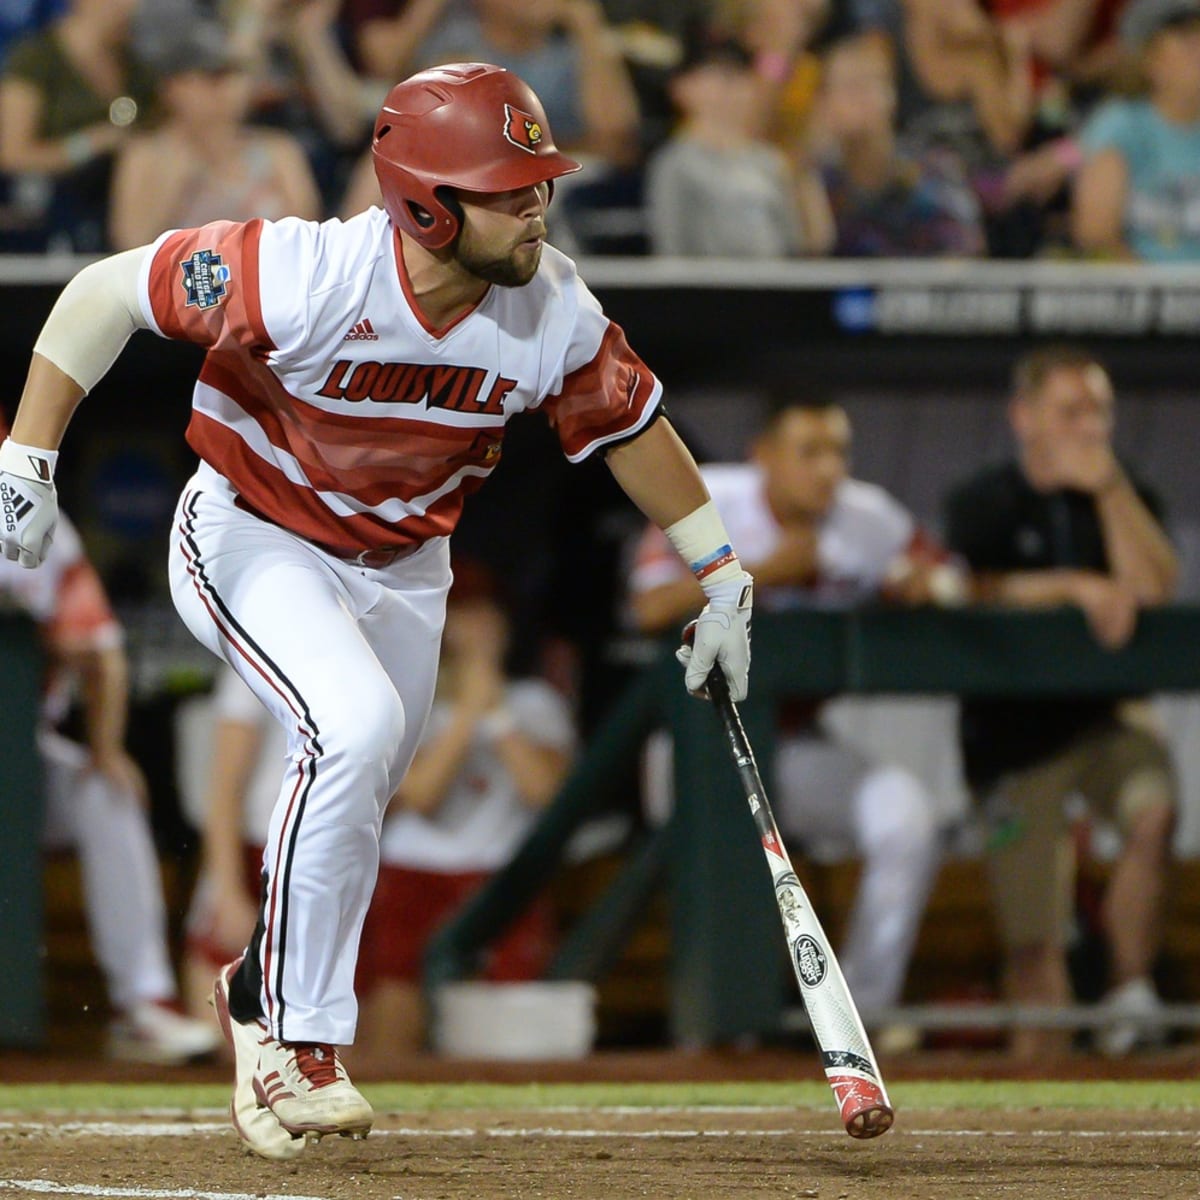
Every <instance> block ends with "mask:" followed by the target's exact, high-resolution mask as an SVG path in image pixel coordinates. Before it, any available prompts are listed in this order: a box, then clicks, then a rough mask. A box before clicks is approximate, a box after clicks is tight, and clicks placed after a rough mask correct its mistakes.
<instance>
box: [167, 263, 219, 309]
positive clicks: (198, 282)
mask: <svg viewBox="0 0 1200 1200" xmlns="http://www.w3.org/2000/svg"><path fill="white" fill-rule="evenodd" d="M179 265H180V266H181V267H182V268H183V290H184V291H185V292H186V293H187V306H188V307H189V308H190V307H191V306H192V305H195V306H196V307H197V308H215V307H216V306H217V305H218V304H220V303H221V301H222V300H224V299H225V291H226V288H227V287H228V285H229V278H230V271H229V268H228V267H227V266H226V265H225V264H224V263H223V262H222V261H221V256H220V255H219V254H214V253H213V252H212V251H211V250H197V251H196V253H195V254H193V255H192V257H191V258H185V259H184V260H183V262H181V263H180V264H179Z"/></svg>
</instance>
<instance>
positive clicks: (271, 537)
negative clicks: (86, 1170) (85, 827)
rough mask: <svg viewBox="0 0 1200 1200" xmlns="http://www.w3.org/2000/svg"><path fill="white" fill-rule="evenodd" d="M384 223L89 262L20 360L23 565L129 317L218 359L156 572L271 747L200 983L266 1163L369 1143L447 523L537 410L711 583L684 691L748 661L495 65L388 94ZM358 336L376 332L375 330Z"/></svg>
mask: <svg viewBox="0 0 1200 1200" xmlns="http://www.w3.org/2000/svg"><path fill="white" fill-rule="evenodd" d="M373 145H374V154H375V163H376V169H377V172H378V175H379V182H380V188H381V191H382V195H383V209H382V210H380V209H370V210H368V211H367V212H365V213H363V214H361V215H360V216H358V217H356V218H354V219H353V220H351V221H347V222H345V223H342V222H339V221H329V222H325V223H324V224H313V223H309V222H304V221H299V220H294V219H289V220H283V221H278V222H265V221H249V222H246V223H245V224H232V223H227V222H217V223H215V224H212V225H207V226H204V227H203V228H200V229H188V230H177V231H173V232H169V233H166V234H164V235H163V236H162V237H161V238H159V239H158V241H156V242H155V243H154V244H153V245H152V246H148V247H141V248H139V249H136V250H131V251H127V252H125V253H123V254H119V255H115V256H113V257H111V258H108V259H105V260H103V261H101V262H99V263H97V264H94V265H92V266H89V267H87V268H85V269H84V270H83V271H81V272H80V274H79V275H78V276H77V277H76V278H75V279H74V280H73V281H72V282H71V283H70V284H69V285H68V286H67V288H66V289H65V290H64V292H63V295H62V296H61V297H60V299H59V301H58V303H57V304H56V305H55V308H54V310H53V312H52V313H51V315H50V318H49V319H48V321H47V323H46V326H45V328H44V329H43V331H42V333H41V336H40V337H39V339H38V342H37V344H36V345H35V347H34V351H35V353H34V357H33V364H32V367H31V370H30V374H29V379H28V382H27V385H26V388H25V393H24V396H23V398H22V401H21V407H20V410H19V411H18V413H17V418H16V421H15V423H14V425H13V437H12V438H11V439H10V440H9V441H8V442H6V443H5V445H4V447H3V449H2V450H0V502H2V504H0V508H2V512H3V518H2V519H0V546H2V548H3V550H4V553H5V554H6V555H7V556H8V557H9V558H17V559H19V561H21V562H22V563H23V564H25V565H26V566H31V567H32V566H36V565H37V564H38V563H39V562H40V561H41V559H42V558H43V557H44V555H45V552H46V548H47V546H48V544H49V540H50V537H51V535H52V533H53V529H54V522H55V516H56V502H55V493H54V484H53V473H54V467H55V464H56V459H57V450H56V448H57V446H58V445H59V442H60V440H61V438H62V435H63V431H64V430H65V428H66V426H67V423H68V421H69V419H70V416H71V413H72V412H73V410H74V408H75V406H76V404H77V403H78V402H79V400H80V398H81V397H82V396H83V395H84V394H85V393H86V392H87V391H88V390H90V388H91V387H92V386H93V385H94V384H95V383H96V382H97V380H99V379H100V378H101V377H102V376H103V375H104V373H105V371H107V369H108V367H109V366H110V365H111V363H112V362H113V360H114V359H115V358H116V356H117V354H118V353H119V352H120V350H121V348H122V347H123V346H124V344H125V341H126V339H127V338H128V337H129V335H130V334H131V333H132V332H133V331H134V330H135V329H140V328H141V329H145V328H148V329H153V330H155V331H156V332H158V333H160V334H163V335H165V336H168V337H175V338H183V339H185V340H188V341H191V342H194V343H196V344H198V345H201V346H204V347H205V348H206V349H207V351H208V353H207V356H206V358H205V360H204V365H203V367H202V368H201V372H200V378H199V381H198V382H197V384H196V389H195V393H194V400H193V411H192V419H191V423H190V425H189V428H188V439H189V441H190V443H191V445H192V447H193V448H194V449H195V450H196V452H197V453H198V454H199V455H200V458H201V460H202V462H201V465H200V469H199V470H198V472H197V473H196V475H195V477H194V478H193V479H192V480H191V482H190V483H189V484H188V486H187V488H186V490H185V492H184V494H183V497H182V498H181V500H180V504H179V508H178V512H177V518H176V523H175V535H174V539H173V544H172V547H171V556H170V573H171V588H172V593H173V596H174V599H175V603H176V606H177V607H178V609H179V611H180V613H181V615H182V616H183V619H184V620H185V622H186V623H187V624H188V626H189V627H190V628H191V630H192V631H193V633H195V635H196V636H197V637H198V638H199V639H200V641H201V642H203V643H204V645H206V646H208V647H209V648H210V649H211V650H213V651H214V652H215V653H217V654H219V655H221V656H222V657H223V658H225V659H226V660H227V661H228V662H230V663H231V664H232V665H233V667H234V668H235V670H237V671H238V673H239V674H240V675H241V676H242V677H243V678H244V679H245V680H246V682H247V683H248V684H249V685H250V687H251V688H252V689H253V690H254V692H255V694H256V695H258V697H259V698H260V699H261V700H262V701H263V703H264V704H266V705H267V706H268V707H269V708H270V709H271V711H272V712H273V713H274V715H275V716H276V718H277V719H278V720H279V721H280V722H281V723H282V724H283V726H284V728H285V729H286V731H287V734H288V740H289V749H290V756H291V760H292V768H291V769H290V770H289V771H288V773H287V776H286V777H285V779H284V783H283V787H282V790H281V792H280V797H279V800H278V802H277V803H276V806H275V809H274V812H273V814H272V817H271V825H270V836H269V839H268V843H267V847H266V854H265V856H264V862H263V896H262V905H261V911H260V917H259V922H258V926H257V928H256V930H255V933H254V936H253V938H252V939H251V942H250V945H249V947H248V948H247V950H246V953H245V955H244V956H243V957H242V958H241V959H239V960H238V961H237V962H235V963H231V964H229V965H228V966H227V967H226V968H225V969H224V970H223V971H222V972H221V974H220V976H219V977H218V980H217V984H216V988H215V999H216V1003H217V1009H218V1015H219V1016H220V1017H221V1018H222V1024H223V1027H224V1028H225V1030H226V1033H227V1035H228V1036H229V1038H230V1040H231V1041H232V1043H233V1045H234V1049H235V1055H236V1059H237V1081H236V1086H235V1091H234V1099H233V1105H232V1113H233V1119H234V1124H235V1126H236V1127H237V1129H238V1132H239V1133H240V1135H241V1136H242V1138H243V1139H244V1141H245V1142H246V1143H247V1145H249V1146H250V1148H251V1149H253V1150H255V1151H256V1152H257V1153H259V1154H262V1155H264V1156H266V1157H271V1158H288V1157H291V1156H292V1155H294V1154H296V1153H298V1152H299V1150H300V1149H301V1148H302V1146H303V1144H304V1142H303V1139H304V1135H305V1134H307V1133H315V1134H318V1135H319V1134H325V1133H332V1132H338V1133H349V1134H362V1133H365V1132H366V1131H367V1130H368V1129H369V1128H370V1126H371V1123H372V1120H373V1117H374V1114H373V1112H372V1110H371V1106H370V1105H369V1104H368V1103H367V1101H366V1100H365V1099H364V1098H363V1096H362V1095H361V1094H360V1093H359V1092H358V1091H357V1089H355V1088H354V1086H353V1085H352V1084H351V1083H350V1081H349V1079H348V1078H347V1077H346V1074H345V1070H344V1068H343V1067H342V1064H341V1062H340V1060H339V1058H338V1054H337V1051H336V1047H337V1046H338V1045H345V1044H348V1043H350V1042H352V1041H353V1038H354V1030H355V1020H356V1016H357V1005H356V1001H355V996H354V987H353V981H354V968H355V958H356V954H357V948H358V940H359V933H360V930H361V927H362V921H363V917H364V915H365V913H366V910H367V906H368V903H369V901H370V897H371V891H372V888H373V887H374V884H375V877H376V871H377V868H378V861H379V828H380V821H381V818H382V814H383V811H384V809H385V807H386V805H387V803H388V801H389V800H390V798H391V797H392V795H393V794H394V793H395V791H396V788H397V787H398V786H399V784H400V781H401V779H402V778H403V776H404V773H405V771H406V769H407V767H408V764H409V762H410V760H411V758H412V755H413V751H414V749H415V748H416V745H417V741H418V738H419V737H420V734H421V730H422V727H423V726H424V724H425V719H426V716H427V714H428V712H429V707H430V702H431V699H432V696H433V686H434V679H435V677H436V673H437V658H438V644H439V639H440V637H441V631H442V621H443V614H444V609H445V598H446V592H447V590H448V588H449V585H450V568H449V546H448V540H447V539H448V535H449V534H450V532H451V530H452V529H453V528H454V526H455V523H456V521H457V519H458V516H459V512H460V511H461V507H462V502H463V499H464V497H465V496H466V495H467V494H468V493H469V492H471V491H474V490H475V489H476V488H478V487H479V486H480V484H481V483H482V481H483V480H484V478H486V476H487V475H488V474H489V473H490V472H491V471H492V469H493V468H494V467H495V465H496V464H497V462H498V461H499V458H500V452H501V438H502V435H503V431H504V425H505V422H506V421H507V420H508V419H509V418H510V417H511V416H513V415H514V414H516V413H518V412H521V411H524V410H526V409H541V410H543V411H544V412H545V414H546V417H547V418H548V420H549V421H550V423H551V426H552V427H553V428H554V429H555V431H556V432H557V434H558V436H559V439H560V441H561V443H562V446H563V450H564V452H565V453H566V454H567V456H568V458H569V459H571V460H572V461H579V460H581V459H584V458H586V457H588V456H589V455H590V454H592V453H594V452H595V451H597V450H599V451H601V452H602V453H603V454H604V455H605V457H606V461H607V464H608V466H609V468H610V469H611V470H612V472H613V475H614V476H615V478H616V479H617V482H618V483H619V484H620V486H621V487H622V488H623V489H624V490H625V491H626V493H627V494H628V495H629V496H630V498H631V499H632V500H633V501H634V503H636V504H637V505H638V507H639V508H641V509H642V511H643V512H644V513H645V514H646V516H647V517H648V518H649V519H650V520H652V521H653V522H654V523H655V524H657V525H659V526H661V527H663V528H664V529H665V530H666V531H667V533H668V535H669V536H670V538H671V541H672V543H673V544H674V545H675V547H676V549H677V550H678V552H679V553H680V555H681V556H682V557H683V559H684V560H685V561H686V562H687V563H688V564H689V565H690V566H691V568H692V570H693V572H694V573H695V575H696V577H697V578H698V579H699V580H700V582H701V584H702V586H703V588H704V591H705V594H706V599H707V603H706V605H705V607H704V609H703V611H702V612H701V614H700V617H699V619H698V626H697V629H696V637H695V643H694V649H691V650H690V651H689V652H686V653H685V654H684V657H685V658H686V660H687V670H686V674H685V683H686V685H687V687H688V688H689V690H691V691H693V692H696V693H702V692H703V690H704V683H705V680H706V678H707V675H708V672H709V670H710V669H711V668H712V666H713V665H714V664H715V663H720V665H721V667H722V668H723V670H724V671H725V673H726V675H727V676H728V678H729V681H730V685H731V691H732V693H733V695H734V697H735V698H737V699H740V698H741V697H743V696H744V695H745V692H746V683H747V673H748V669H749V636H748V628H749V617H750V605H751V580H750V577H749V575H748V574H747V573H746V572H745V571H743V569H742V567H741V564H740V562H739V560H738V558H737V555H736V554H735V553H734V551H733V549H732V548H731V547H730V544H729V538H728V535H727V534H726V531H725V528H724V525H723V524H722V522H721V519H720V516H719V515H718V514H717V511H716V509H715V507H714V506H713V505H712V503H711V501H710V499H709V496H708V492H707V490H706V488H705V486H704V482H703V480H702V479H701V477H700V474H699V472H698V470H697V468H696V465H695V463H694V461H693V460H692V458H691V456H690V455H689V454H688V453H687V451H686V450H685V449H684V447H683V445H682V443H681V442H680V441H679V439H678V438H677V436H676V435H675V433H674V431H673V430H672V428H671V425H670V424H669V422H668V421H667V420H665V419H663V418H662V417H661V409H660V405H659V401H660V396H661V391H662V388H661V385H660V383H659V382H658V380H657V379H656V378H655V377H654V375H653V373H652V372H651V371H650V369H649V368H648V367H647V366H646V364H645V363H643V362H642V360H641V359H640V358H638V356H637V355H636V354H634V352H633V351H632V350H631V349H630V348H629V346H628V344H627V343H626V340H625V335H624V333H623V332H622V330H621V329H620V328H619V327H618V326H616V325H614V324H613V323H612V322H611V321H608V320H607V319H606V318H605V317H604V315H603V313H602V312H601V310H600V307H599V305H598V304H597V303H596V301H595V299H594V298H593V297H592V295H591V293H590V292H589V291H588V290H587V288H586V287H585V286H584V284H583V283H582V281H581V280H580V279H579V278H578V276H577V275H576V272H575V267H574V264H573V263H572V262H571V261H570V260H569V259H568V258H566V257H565V256H563V255H562V254H560V253H558V252H557V251H555V250H554V249H553V248H551V247H550V246H547V245H546V244H545V232H546V225H545V218H546V207H547V205H548V204H549V202H550V197H551V194H552V189H553V181H554V180H555V179H556V178H558V177H560V176H562V175H566V174H569V173H570V172H573V171H575V170H577V169H578V166H579V164H578V163H575V162H573V161H572V160H571V159H569V158H567V157H566V156H565V155H563V154H561V153H559V151H558V150H557V149H556V148H555V145H554V139H553V137H552V136H551V132H550V128H549V126H548V124H547V122H546V118H545V114H544V112H543V111H542V107H541V104H540V102H539V101H538V99H537V97H536V96H535V95H534V93H533V92H532V91H531V90H530V88H529V87H528V86H526V85H525V84H524V83H523V82H522V81H521V80H520V79H518V78H517V77H516V76H514V75H513V74H511V73H510V72H508V71H504V70H502V69H500V68H498V67H492V66H488V65H484V64H479V63H461V64H455V65H450V66H445V67H438V68H434V69H432V70H429V71H424V72H421V73H420V74H418V75H415V76H413V77H412V78H411V79H408V80H406V81H404V82H403V83H400V84H398V85H397V86H396V87H395V88H393V89H392V91H391V92H390V93H389V95H388V98H387V100H386V101H385V102H384V106H383V108H382V110H381V112H380V114H379V118H378V120H377V122H376V125H375V134H374V143H373ZM365 332H370V333H372V334H374V335H375V337H374V339H370V338H364V337H363V334H364V333H365Z"/></svg>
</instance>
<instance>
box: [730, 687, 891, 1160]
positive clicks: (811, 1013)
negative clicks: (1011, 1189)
mask: <svg viewBox="0 0 1200 1200" xmlns="http://www.w3.org/2000/svg"><path fill="white" fill-rule="evenodd" d="M707 686H708V694H709V697H710V698H711V700H712V702H713V705H714V707H715V708H716V710H717V715H718V716H719V717H720V718H721V724H722V725H723V726H724V729H725V736H726V738H727V739H728V742H729V751H730V754H731V755H732V756H733V763H734V766H735V767H736V768H737V773H738V779H739V780H740V782H741V785H742V789H743V791H744V792H745V793H746V802H747V803H748V804H749V806H750V812H751V814H752V815H753V817H754V825H755V828H756V829H757V830H758V836H759V838H760V839H761V841H762V848H763V853H764V854H765V855H766V856H767V866H768V867H769V868H770V871H771V879H772V882H773V883H774V884H775V900H776V903H777V904H778V905H779V915H780V917H781V918H782V920H783V929H784V934H785V935H786V937H787V944H788V950H789V952H790V953H789V957H790V959H791V962H792V969H793V970H794V971H795V973H796V982H797V983H798V984H799V985H800V998H801V999H802V1000H803V1002H804V1011H805V1012H806V1013H807V1014H808V1020H809V1024H810V1025H811V1026H812V1031H813V1037H814V1038H815V1039H816V1042H817V1049H818V1050H819V1051H820V1052H821V1065H822V1066H823V1067H824V1069H825V1078H826V1079H828V1080H829V1086H830V1087H831V1088H832V1089H833V1095H834V1099H835V1100H836V1101H837V1105H838V1108H839V1110H840V1111H841V1116H842V1124H843V1125H844V1126H845V1127H846V1132H847V1133H848V1134H849V1135H850V1136H851V1137H853V1138H873V1137H878V1136H879V1135H880V1134H881V1133H886V1132H887V1131H888V1130H889V1129H890V1128H891V1127H892V1121H893V1120H894V1119H895V1111H894V1110H893V1108H892V1104H891V1101H890V1100H889V1099H888V1094H887V1089H886V1088H885V1087H884V1083H883V1076H882V1075H881V1074H880V1073H879V1065H878V1064H877V1063H876V1061H875V1055H874V1053H873V1052H872V1050H871V1043H870V1041H869V1040H868V1038H867V1033H866V1030H865V1029H864V1028H863V1023H862V1019H861V1018H860V1017H859V1015H858V1009H857V1008H855V1006H854V998H853V997H852V996H851V995H850V989H849V988H848V987H847V986H846V980H845V978H844V977H843V975H842V969H841V967H840V966H839V965H838V960H837V958H836V957H835V956H834V953H833V949H832V948H831V947H830V945H829V939H828V938H827V937H826V936H825V931H824V930H823V929H822V928H821V922H820V921H818V920H817V914H816V913H815V912H813V908H812V904H811V902H810V901H809V898H808V893H807V892H805V890H804V887H803V885H802V884H801V883H800V880H799V878H798V877H797V875H796V872H795V870H794V869H793V868H792V862H791V859H790V858H788V853H787V850H785V849H784V845H783V842H782V840H781V839H780V837H779V827H778V826H777V825H776V824H775V815H774V814H773V813H772V812H771V805H770V802H769V801H768V800H767V791H766V788H764V787H763V781H762V777H761V776H760V775H759V773H758V764H757V763H756V762H755V761H754V751H753V749H751V746H750V740H749V739H748V738H747V737H746V731H745V729H744V728H743V727H742V718H741V715H740V714H739V713H738V709H737V704H736V703H735V702H734V700H733V697H732V696H730V694H729V683H728V681H727V680H726V678H725V673H724V672H723V671H722V670H721V668H720V666H715V667H713V669H712V671H711V673H710V674H709V676H708V681H707Z"/></svg>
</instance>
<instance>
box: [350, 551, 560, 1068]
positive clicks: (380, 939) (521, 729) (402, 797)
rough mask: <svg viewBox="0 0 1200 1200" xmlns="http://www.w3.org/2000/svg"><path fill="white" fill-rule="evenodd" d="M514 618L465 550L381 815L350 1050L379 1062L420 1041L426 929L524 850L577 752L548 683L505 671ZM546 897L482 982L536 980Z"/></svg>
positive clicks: (547, 940) (547, 938)
mask: <svg viewBox="0 0 1200 1200" xmlns="http://www.w3.org/2000/svg"><path fill="white" fill-rule="evenodd" d="M508 629H509V623H508V617H507V616H506V614H505V610H504V607H503V605H502V604H501V603H500V600H499V596H498V592H497V585H496V581H495V579H494V578H493V577H492V575H491V574H490V572H488V571H487V570H486V569H485V568H484V567H482V566H480V565H479V564H476V563H474V562H471V561H468V560H465V559H459V560H458V561H457V562H456V563H455V565H454V584H453V586H452V588H451V590H450V596H449V601H448V604H447V609H446V627H445V633H444V635H443V639H442V657H441V662H440V663H439V666H438V683H437V695H436V698H435V700H434V706H433V711H432V713H431V715H430V718H429V724H428V727H427V728H426V730H425V735H424V737H423V739H422V742H421V746H420V748H419V749H418V750H417V754H416V757H415V758H414V759H413V764H412V766H411V767H410V768H409V771H408V774H407V775H406V776H405V778H404V782H403V783H402V784H401V785H400V789H399V790H398V791H397V793H396V795H395V797H394V799H393V800H392V803H391V807H390V808H389V810H388V813H387V815H386V816H385V818H384V824H383V834H382V838H381V841H380V853H381V859H380V871H379V881H378V883H377V884H376V887H375V897H374V899H373V901H372V903H371V909H370V912H369V913H368V914H367V920H366V923H365V925H364V926H363V934H362V944H361V949H360V952H359V960H358V977H357V981H356V990H357V992H358V995H359V999H360V1018H359V1032H358V1038H357V1041H356V1043H355V1047H354V1049H355V1053H356V1054H361V1055H362V1061H364V1062H369V1063H370V1064H371V1065H372V1068H373V1069H386V1067H387V1065H388V1064H389V1063H390V1062H392V1061H394V1060H395V1058H396V1056H398V1055H403V1054H405V1053H411V1052H412V1051H414V1050H418V1049H420V1048H421V1047H422V1045H423V1043H424V1039H425V1016H424V1012H423V1005H422V999H421V990H420V970H421V955H422V953H423V952H424V949H425V944H426V942H427V941H428V938H429V936H430V934H431V933H433V931H434V930H435V929H436V928H437V927H438V925H440V924H441V923H442V922H443V921H444V920H445V919H446V918H447V917H448V916H449V915H450V914H451V913H452V912H453V911H454V910H455V909H456V908H457V907H458V906H460V905H461V904H462V903H463V902H464V901H466V900H467V899H468V897H469V896H470V895H471V894H472V893H473V892H474V891H476V890H477V889H478V887H479V886H480V884H481V883H482V882H483V881H484V880H485V879H486V878H487V877H488V875H490V874H491V873H492V872H493V871H495V870H496V869H497V868H498V867H500V866H502V865H504V863H506V862H507V861H508V860H509V858H511V856H512V855H513V853H514V852H515V851H516V849H517V848H518V847H519V846H520V844H521V841H522V839H523V838H524V836H525V834H526V833H527V832H528V831H529V829H530V827H531V825H532V824H533V822H534V819H535V815H536V813H537V812H538V810H539V809H541V808H543V807H544V806H545V805H546V804H548V803H549V802H550V800H552V799H553V797H554V795H555V793H556V792H557V791H558V788H559V785H560V784H561V783H562V781H563V778H564V776H565V774H566V771H567V768H568V765H569V763H570V759H571V754H572V751H573V749H574V733H573V729H572V722H571V718H570V715H569V713H568V711H567V706H566V704H565V702H564V701H563V699H562V698H561V697H560V696H559V694H558V693H557V692H556V691H555V690H554V689H553V688H552V687H551V686H550V685H549V684H547V683H544V682H542V681H540V680H535V679H520V680H515V679H511V678H508V677H507V676H506V674H505V664H504V659H505V653H506V650H507V645H508ZM550 917H551V914H550V913H549V911H548V908H547V906H546V905H545V904H544V903H542V902H535V904H534V905H533V906H532V907H531V908H530V909H528V910H527V911H526V913H525V915H524V916H523V917H521V918H520V919H519V920H518V921H517V922H516V924H514V925H513V927H512V928H511V929H510V930H509V931H508V933H507V934H505V936H504V937H503V938H502V939H501V940H500V941H499V942H498V943H497V944H496V945H495V947H494V948H493V953H492V956H491V957H490V959H489V961H488V962H487V964H486V966H485V970H484V973H485V975H486V977H487V978H489V979H491V980H493V981H495V982H514V981H518V980H526V979H532V978H535V977H536V976H537V975H538V974H539V973H540V972H541V969H542V968H543V967H544V966H545V963H546V961H547V958H548V955H549V951H550V948H551V939H552V936H553V930H552V922H551V919H550Z"/></svg>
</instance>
